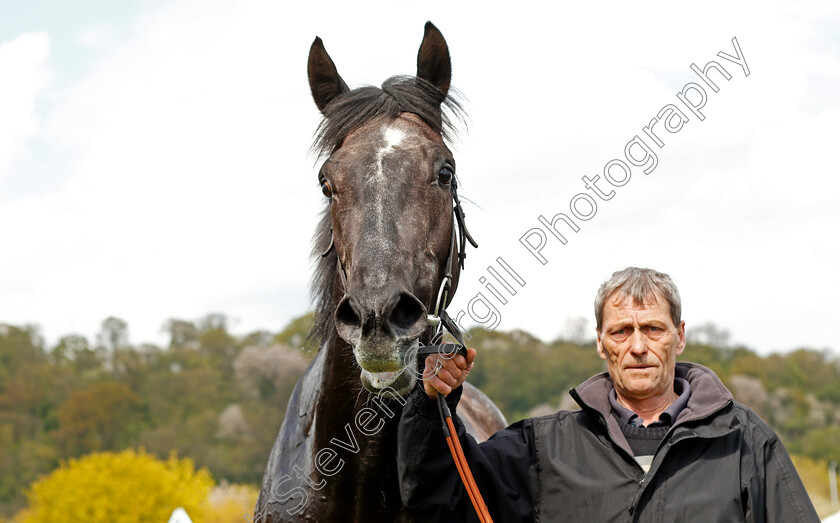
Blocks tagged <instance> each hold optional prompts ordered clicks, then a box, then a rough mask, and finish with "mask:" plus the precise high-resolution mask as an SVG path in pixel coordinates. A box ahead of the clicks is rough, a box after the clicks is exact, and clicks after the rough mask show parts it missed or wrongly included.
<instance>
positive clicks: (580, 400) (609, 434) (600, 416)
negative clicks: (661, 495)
mask: <svg viewBox="0 0 840 523" xmlns="http://www.w3.org/2000/svg"><path fill="white" fill-rule="evenodd" d="M572 397H573V398H574V399H575V401H577V402H578V403H579V404H580V406H581V407H586V408H587V409H589V410H590V411H592V412H594V413H596V414H597V415H598V419H599V421H600V422H601V425H602V426H603V427H604V429H606V431H607V438H608V439H609V440H610V442H611V443H612V444H613V445H615V447H616V448H618V449H619V450H621V452H623V453H624V455H625V456H627V457H628V458H630V459H631V460H632V461H633V464H635V465H636V469H637V470H638V471H639V472H641V479H639V480H638V481H637V483H638V485H639V488H638V489H637V490H636V494H635V495H634V496H633V501H632V502H631V503H630V507H628V509H629V511H630V515H631V516H632V515H633V512H635V510H636V505H638V504H639V500H640V499H641V498H642V494H644V492H645V489H646V488H647V485H649V484H650V482H647V483H645V480H647V478H648V475H649V474H648V473H646V472H645V470H644V469H643V468H642V466H641V465H639V462H638V461H636V458H634V457H633V456H632V455H631V454H630V453H629V452H627V451H626V450H625V449H624V447H622V446H621V445H619V444H618V443H616V441H615V439H614V438H613V436H612V432H610V427H609V425H608V424H607V420H606V419H605V418H604V415H603V414H602V413H601V411H599V410H598V409H596V408H595V407H593V406H592V405H590V404H589V403H587V402H585V401H583V398H581V397H580V394H578V391H577V389H572ZM730 404H732V400H731V399H729V400H727V401H726V403H724V404H723V405H721V406H720V407H718V408H717V409H715V410H713V411H712V412H710V413H708V414H706V415H705V416H702V417H699V418H693V419H685V420H683V421H681V422H679V423H676V424H674V425H672V426H671V428H670V429H668V432H666V433H665V436H664V437H663V438H662V441H660V442H659V445H657V447H656V452H655V453H654V454H653V455H654V456H657V455H658V454H659V451H660V449H662V445H663V443H665V442H666V441H667V440H668V438H669V437H670V436H671V434H672V433H673V432H674V429H676V428H677V427H678V426H680V425H682V424H683V423H685V422H688V421H699V420H704V419H706V418H709V417H711V416H714V415H715V414H717V413H718V412H720V411H722V410H723V409H725V408H726V407H728V406H729V405H730ZM671 443H674V442H671ZM664 459H665V458H664V456H663V457H662V458H661V459H660V462H661V461H663V460H664ZM651 465H653V463H651ZM658 468H659V467H657V469H658ZM637 477H638V476H637Z"/></svg>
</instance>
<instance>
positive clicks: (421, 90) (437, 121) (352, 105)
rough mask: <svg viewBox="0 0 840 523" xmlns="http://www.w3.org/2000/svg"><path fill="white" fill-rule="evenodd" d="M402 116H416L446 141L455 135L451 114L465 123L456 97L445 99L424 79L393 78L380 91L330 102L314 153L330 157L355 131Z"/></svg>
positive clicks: (354, 92) (366, 91)
mask: <svg viewBox="0 0 840 523" xmlns="http://www.w3.org/2000/svg"><path fill="white" fill-rule="evenodd" d="M441 100H443V102H441ZM400 113H413V114H416V115H417V116H419V117H420V118H421V119H422V120H423V121H424V122H426V124H427V125H428V126H429V127H431V128H432V130H433V131H434V132H435V133H437V134H439V135H441V137H443V138H444V139H446V140H449V139H450V138H452V137H453V135H454V134H455V131H456V129H455V126H454V125H453V122H452V121H451V119H450V114H451V115H453V116H455V117H456V118H457V120H458V121H460V122H462V123H463V121H464V112H463V108H462V107H461V104H460V103H459V102H458V101H457V100H456V99H455V98H454V97H453V96H451V95H449V96H446V97H444V96H443V94H442V93H441V92H440V90H438V88H437V87H435V86H434V85H432V84H431V83H429V82H427V81H425V80H423V79H421V78H415V77H413V76H392V77H391V78H388V79H387V80H385V82H383V84H382V87H381V88H379V87H373V86H367V87H360V88H358V89H354V90H352V91H350V92H349V93H345V94H343V95H341V96H339V97H338V98H336V99H335V100H333V101H332V102H330V104H329V105H327V107H325V108H324V118H323V119H322V120H321V123H320V124H319V125H318V130H317V131H316V133H315V141H314V142H313V144H312V150H313V152H315V153H316V154H317V155H318V156H319V157H322V158H323V157H327V156H329V155H330V154H332V153H333V152H334V151H335V150H336V149H338V148H339V147H340V146H341V142H342V141H343V140H344V138H345V137H346V136H347V135H348V134H350V133H351V132H353V131H354V130H355V129H358V128H359V127H361V126H362V125H364V124H365V123H367V122H369V121H370V120H373V119H374V118H376V117H379V116H389V117H392V118H393V117H396V116H398V115H399V114H400Z"/></svg>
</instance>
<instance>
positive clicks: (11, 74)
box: [0, 33, 52, 194]
mask: <svg viewBox="0 0 840 523" xmlns="http://www.w3.org/2000/svg"><path fill="white" fill-rule="evenodd" d="M49 55H50V39H49V36H48V35H47V34H46V33H29V34H24V35H21V36H19V37H17V38H15V39H14V40H11V41H9V42H3V43H0V194H2V182H3V178H4V177H6V176H8V175H9V172H10V169H11V167H12V165H13V163H14V161H15V160H16V159H18V158H19V157H20V156H22V155H24V154H26V140H27V139H29V138H31V137H32V136H34V135H35V133H36V132H37V131H38V128H39V121H38V117H37V115H36V112H35V110H36V103H37V101H38V98H39V96H40V95H41V94H43V92H44V90H45V89H46V88H47V86H48V85H49V83H50V80H51V77H52V75H51V72H50V69H49V67H48V65H47V60H48V58H49Z"/></svg>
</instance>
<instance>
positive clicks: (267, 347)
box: [0, 314, 840, 518]
mask: <svg viewBox="0 0 840 523" xmlns="http://www.w3.org/2000/svg"><path fill="white" fill-rule="evenodd" d="M311 325H312V315H311V314H307V315H304V316H301V317H299V318H297V319H295V320H293V321H292V322H291V323H290V324H289V325H287V326H286V327H285V328H284V329H282V330H281V331H279V332H268V331H256V332H252V333H248V334H246V335H235V334H233V333H231V330H230V325H229V322H228V319H227V318H226V317H225V316H224V315H221V314H209V315H207V316H205V317H203V318H200V319H198V320H183V319H170V320H168V321H166V322H165V323H164V330H165V332H166V333H167V334H168V337H169V344H168V345H167V346H163V347H160V346H156V345H151V344H142V345H132V344H131V343H130V341H129V336H128V333H129V330H128V324H127V323H126V322H125V321H124V320H122V319H119V318H113V317H111V318H107V319H106V320H104V321H103V322H102V325H101V329H100V332H99V333H98V334H97V335H96V336H95V339H94V340H88V339H87V338H85V337H84V336H80V335H77V334H70V335H67V336H64V337H62V338H61V339H59V340H58V341H57V342H56V343H55V344H53V345H52V346H49V347H48V346H46V343H45V341H44V340H43V338H42V337H41V336H40V334H39V331H38V328H37V327H35V326H31V325H18V326H15V325H6V324H0V518H3V517H11V516H12V515H13V514H15V513H16V512H17V511H19V510H20V509H21V508H22V507H23V506H24V505H25V503H26V498H25V496H24V491H25V489H26V488H27V487H28V486H29V485H31V484H32V483H33V482H34V481H35V480H36V479H37V478H38V477H39V476H44V475H46V474H48V473H49V472H51V471H52V470H54V469H56V468H57V467H58V466H59V464H60V462H61V460H67V459H69V458H76V457H79V456H83V455H86V454H89V453H91V452H96V451H120V450H123V449H132V448H134V449H139V448H143V449H145V451H146V452H149V453H150V454H152V455H155V456H158V457H160V458H161V459H166V458H167V457H168V456H170V453H171V452H172V451H173V450H174V451H176V452H177V454H178V455H179V456H184V457H188V458H190V459H191V460H193V461H194V463H195V465H196V467H206V468H207V469H208V470H209V471H210V473H211V474H212V475H213V477H214V478H215V479H216V480H217V481H227V482H230V483H238V484H251V485H257V486H258V485H259V483H260V481H261V479H262V473H263V468H264V466H265V462H266V460H267V458H268V455H269V452H270V449H271V446H272V444H273V442H274V438H275V437H276V435H277V432H278V430H279V428H280V424H281V423H282V420H283V416H284V414H285V409H286V403H287V401H288V398H289V396H290V394H291V392H292V389H293V388H294V385H295V383H296V381H297V379H298V378H299V376H300V374H301V373H302V372H303V370H304V369H305V368H306V366H307V365H308V363H309V361H310V360H311V358H312V356H313V355H314V352H315V351H316V350H317V342H315V341H314V340H309V339H308V333H309V329H310V328H311ZM705 329H706V330H705V331H702V330H701V331H698V333H699V334H698V335H696V336H693V337H692V339H691V341H690V343H689V344H688V346H687V348H686V350H685V352H684V354H683V358H682V359H685V360H688V361H694V362H697V363H701V364H703V365H706V366H708V367H710V368H711V369H713V370H714V371H715V372H717V373H718V375H719V376H720V377H721V379H722V380H723V382H724V383H725V384H726V385H727V387H729V389H730V390H731V391H732V392H733V394H734V395H735V398H736V400H738V401H741V402H743V403H746V404H747V405H749V406H750V407H751V408H753V409H754V410H755V411H756V412H758V413H759V415H761V416H762V418H764V419H765V420H766V421H767V422H768V423H769V424H770V425H771V426H772V427H773V428H774V429H775V430H776V431H777V432H779V434H780V435H781V436H782V439H783V441H784V443H785V445H786V447H787V448H788V450H789V451H790V452H791V453H792V454H798V455H801V456H803V457H807V458H810V459H811V460H816V461H815V462H820V463H821V462H823V461H827V460H832V459H833V460H838V459H840V360H838V358H837V357H836V356H834V355H833V354H831V353H830V352H828V351H818V350H813V349H798V350H794V351H791V352H788V353H784V354H769V355H766V356H762V355H759V354H758V353H757V352H755V351H753V350H752V349H749V348H746V347H732V346H729V345H728V344H727V336H725V333H722V332H720V331H718V330H716V329H715V328H714V326H706V327H705ZM469 334H470V336H471V339H470V345H472V346H474V347H476V348H477V349H478V350H479V360H478V362H477V364H476V367H475V368H474V369H473V371H472V373H471V374H470V381H471V382H472V383H473V384H475V385H477V386H478V387H480V388H481V389H482V390H484V392H486V393H487V394H488V395H489V396H490V398H492V399H493V400H494V401H495V402H496V403H497V405H498V406H499V408H500V409H501V410H502V412H503V413H504V414H505V416H506V417H507V419H508V420H509V421H514V420H516V419H519V418H521V417H524V416H528V415H534V414H541V413H546V412H551V411H553V410H557V409H558V408H575V407H574V405H573V404H572V403H571V398H570V397H569V396H568V393H567V392H568V389H569V388H571V387H573V386H575V385H577V384H579V383H580V382H581V381H583V380H584V379H586V378H588V377H589V376H591V375H592V374H595V373H597V372H601V371H603V370H605V366H604V363H603V361H602V360H601V359H600V358H599V357H598V356H597V354H596V351H595V346H594V342H593V341H591V340H587V339H585V336H581V335H580V331H579V329H578V330H576V331H575V333H574V335H568V336H565V337H564V338H561V339H557V340H554V341H551V342H544V341H542V340H540V339H538V338H536V337H534V336H532V335H530V334H528V333H527V332H524V331H520V330H514V331H510V332H500V331H493V332H491V331H487V330H483V329H472V330H471V331H470V332H469ZM820 488H822V487H820ZM822 494H823V493H822V492H820V495H822ZM825 495H826V496H827V492H825Z"/></svg>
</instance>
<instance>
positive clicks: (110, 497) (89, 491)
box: [19, 449, 213, 523]
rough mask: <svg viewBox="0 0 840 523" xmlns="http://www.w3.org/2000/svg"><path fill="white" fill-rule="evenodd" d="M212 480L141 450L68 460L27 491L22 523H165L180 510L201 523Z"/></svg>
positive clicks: (188, 464)
mask: <svg viewBox="0 0 840 523" xmlns="http://www.w3.org/2000/svg"><path fill="white" fill-rule="evenodd" d="M212 487H213V478H212V477H211V476H210V473H209V472H208V471H207V470H206V469H201V470H195V466H194V465H193V462H192V460H190V459H188V458H182V459H179V458H178V457H177V456H176V455H175V454H174V453H172V454H170V456H169V459H167V460H166V461H162V460H160V459H158V458H156V457H155V456H153V455H151V454H148V453H146V452H145V451H144V450H142V449H141V450H139V451H134V450H125V451H122V452H118V453H115V452H96V453H93V454H88V455H86V456H83V457H81V458H79V459H71V460H70V461H69V462H65V463H62V464H61V467H59V468H58V469H56V470H55V471H53V472H52V473H51V474H49V475H48V476H45V477H43V478H41V479H39V480H38V481H36V482H35V483H33V484H32V485H31V487H30V488H29V490H28V491H27V493H26V495H27V498H28V500H29V508H28V509H27V510H26V511H25V512H24V513H23V514H21V517H20V518H19V521H20V522H21V523H47V522H55V521H62V522H66V523H76V522H79V523H147V522H150V521H154V522H162V523H165V522H166V521H167V520H168V519H169V516H170V514H172V511H173V510H175V509H176V508H177V507H184V509H185V510H186V511H187V513H188V514H189V515H190V518H191V519H192V520H193V521H194V522H195V523H200V522H203V521H204V519H205V512H206V509H207V496H208V494H209V493H210V490H211V489H212Z"/></svg>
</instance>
